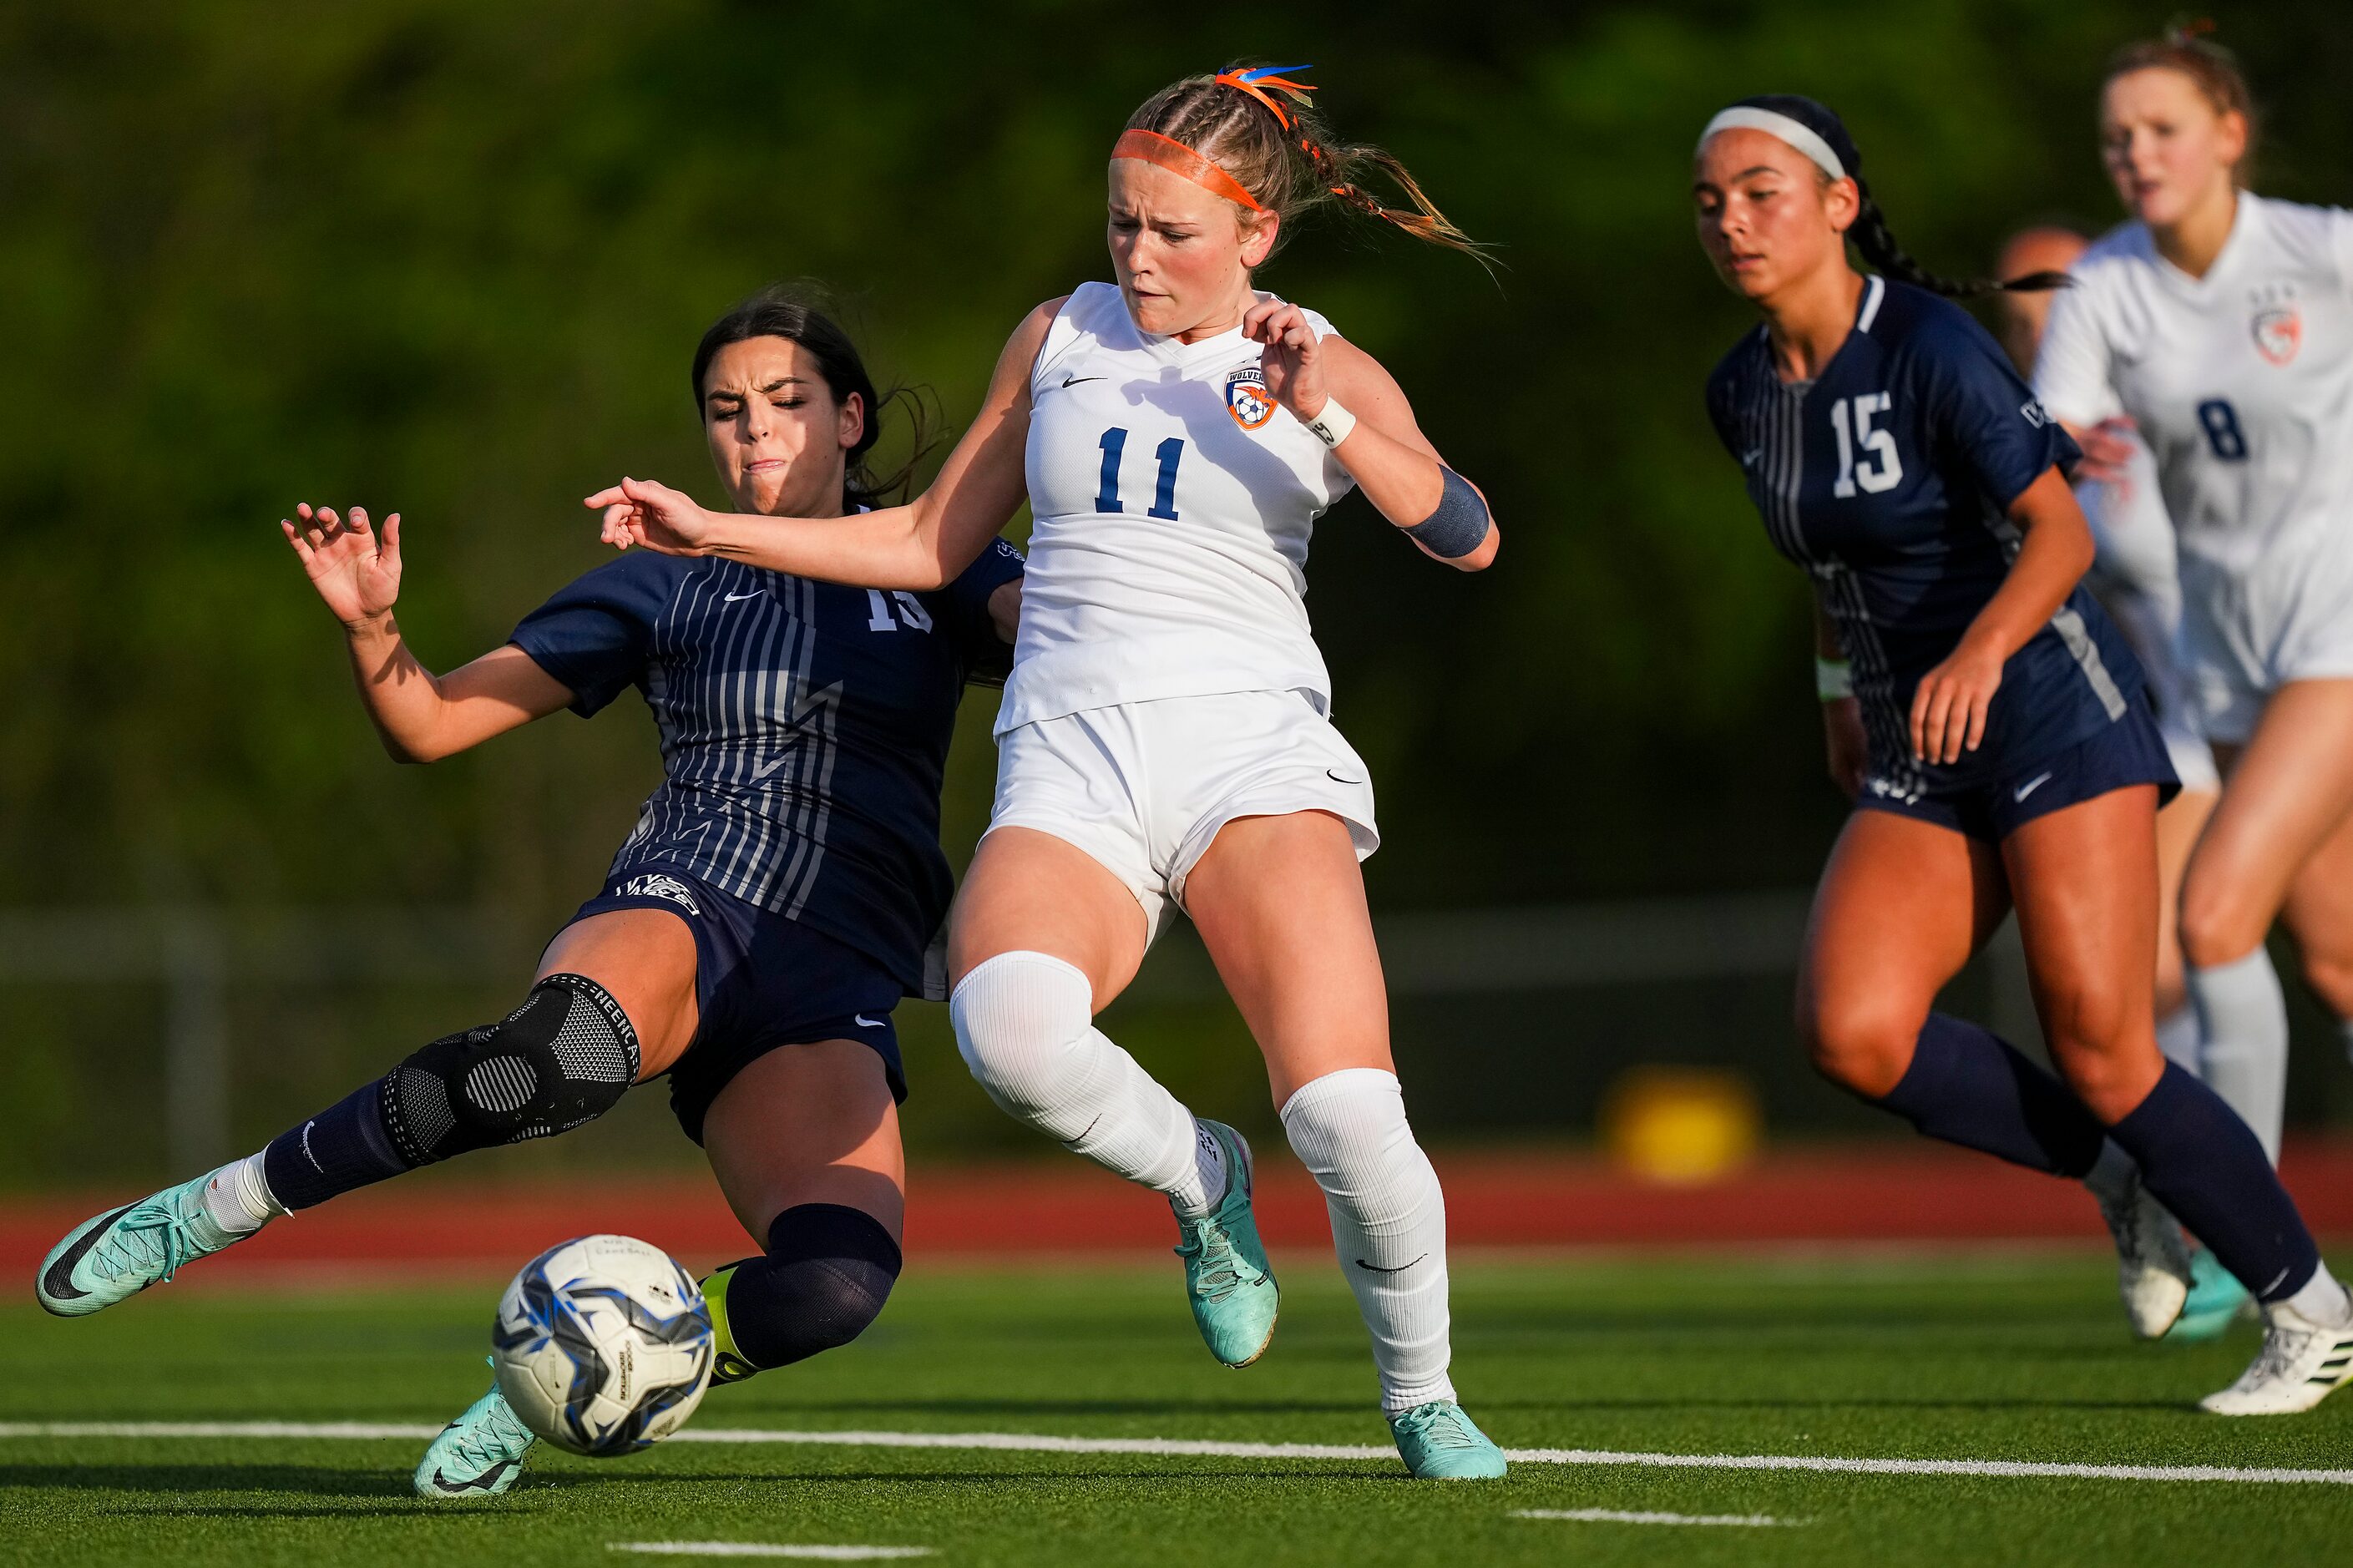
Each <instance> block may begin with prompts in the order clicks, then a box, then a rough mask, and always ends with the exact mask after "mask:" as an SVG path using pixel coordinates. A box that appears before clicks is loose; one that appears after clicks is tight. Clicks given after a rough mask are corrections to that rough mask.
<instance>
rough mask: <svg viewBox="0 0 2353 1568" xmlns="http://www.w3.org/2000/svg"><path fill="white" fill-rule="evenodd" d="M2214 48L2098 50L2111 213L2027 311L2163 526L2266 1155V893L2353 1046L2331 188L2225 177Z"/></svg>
mask: <svg viewBox="0 0 2353 1568" xmlns="http://www.w3.org/2000/svg"><path fill="white" fill-rule="evenodd" d="M2254 135H2255V126H2254V121H2253V110H2252V108H2251V106H2250V102H2249V97H2248V91H2247V85H2246V82H2245V79H2243V78H2242V76H2241V75H2240V73H2239V70H2238V68H2237V67H2236V65H2235V64H2234V63H2233V62H2232V59H2231V58H2230V57H2229V55H2227V54H2226V53H2224V52H2223V51H2222V50H2221V49H2220V48H2217V47H2215V46H2214V45H2212V44H2211V43H2209V42H2207V41H2205V40H2203V39H2201V38H2198V37H2192V36H2189V35H2188V34H2185V33H2176V34H2173V35H2170V36H2168V37H2166V38H2163V39H2161V40H2158V41H2156V42H2153V43H2144V44H2137V45H2134V46H2132V47H2128V48H2126V49H2125V50H2124V51H2122V52H2121V53H2120V54H2118V55H2117V56H2116V58H2115V60H2114V61H2112V62H2111V65H2110V68H2109V72H2108V78H2107V81H2106V84H2105V87H2104V89H2102V93H2101V100H2100V136H2101V146H2102V151H2103V154H2104V156H2105V160H2106V163H2107V167H2108V172H2109V174H2110V175H2111V177H2112V178H2113V179H2114V180H2115V182H2116V191H2117V194H2118V195H2119V196H2120V197H2121V198H2122V199H2123V201H2124V204H2125V206H2126V210H2128V211H2129V212H2130V213H2131V214H2132V215H2133V220H2132V221H2130V222H2128V223H2126V224H2124V225H2123V226H2120V227H2118V228H2117V229H2116V230H2115V231H2114V232H2112V233H2111V234H2109V235H2108V236H2107V237H2105V238H2103V239H2102V240H2101V241H2100V242H2099V243H2098V244H2096V245H2094V246H2093V247H2091V249H2090V250H2089V251H2087V252H2086V253H2085V254H2084V257H2083V258H2082V259H2081V260H2080V261H2078V262H2077V263H2076V265H2075V268H2074V276H2075V279H2076V286H2075V287H2074V288H2073V289H2069V290H2068V291H2067V292H2066V294H2065V295H2064V296H2063V297H2062V298H2061V299H2060V300H2058V302H2057V303H2056V305H2055V306H2054V307H2053V308H2052V313H2051V322H2050V325H2049V327H2048V328H2047V330H2046V331H2045V332H2044V335H2043V341H2042V355H2041V358H2040V359H2039V361H2038V362H2037V364H2036V367H2035V385H2036V388H2037V391H2038V393H2039V395H2041V396H2042V400H2043V402H2044V404H2045V405H2046V406H2048V407H2049V408H2050V410H2051V411H2052V414H2053V415H2055V416H2057V417H2058V418H2060V419H2061V420H2063V421H2064V422H2065V423H2066V424H2067V426H2069V427H2070V428H2071V429H2072V430H2073V431H2075V432H2076V433H2077V435H2078V437H2080V439H2081V440H2082V441H2083V442H2084V449H2085V452H2086V453H2087V455H2088V456H2089V457H2090V458H2092V459H2094V462H2095V464H2097V465H2099V466H2100V471H2101V472H2103V473H2116V472H2121V471H2122V470H2123V466H2124V465H2125V464H2126V463H2128V462H2129V461H2130V458H2131V453H2132V450H2133V447H2132V445H2130V444H2128V443H2127V439H2126V437H2128V436H2129V435H2131V434H2132V433H2133V432H2137V436H2138V440H2139V442H2140V443H2145V444H2146V446H2147V449H2148V451H2149V452H2150V453H2151V454H2152V455H2153V457H2154V458H2155V465H2156V471H2157V480H2158V489H2159V491H2160V492H2161V494H2162V496H2163V500H2164V504H2165V509H2166V510H2167V512H2168V514H2170V516H2171V518H2172V520H2173V523H2174V527H2175V529H2176V531H2177V536H2178V538H2179V559H2180V583H2181V605H2182V647H2183V658H2184V666H2183V676H2184V684H2185V688H2186V690H2187V694H2188V699H2189V705H2190V707H2191V709H2192V710H2193V717H2194V719H2195V721H2196V722H2197V724H2198V725H2199V727H2200V729H2201V730H2202V731H2204V733H2205V734H2206V735H2207V737H2208V738H2209V739H2210V740H2211V742H2212V743H2213V746H2214V751H2215V755H2216V759H2217V761H2218V762H2219V763H2221V771H2222V776H2223V781H2224V782H2223V786H2222V792H2221V800H2220V802H2219V803H2218V804H2217V805H2216V806H2215V808H2214V811H2213V813H2212V816H2211V818H2210V819H2209V820H2208V822H2207V825H2206V827H2205V831H2204V832H2203V833H2202V834H2201V835H2200V838H2199V841H2198V844H2197V847H2196V849H2195V850H2194V851H2193V852H2192V854H2191V856H2190V858H2189V868H2188V870H2187V872H2186V874H2185V877H2184V880H2183V886H2182V894H2181V941H2182V947H2183V950H2184V952H2185V953H2186V955H2187V957H2188V959H2189V994H2190V995H2191V997H2192V998H2193V999H2194V1000H2195V1002H2196V1003H2197V1005H2198V1010H2199V1016H2200V1019H2201V1020H2202V1022H2203V1026H2204V1027H2203V1033H2204V1043H2203V1053H2204V1062H2205V1072H2206V1078H2207V1079H2208V1081H2209V1082H2211V1083H2212V1084H2213V1085H2214V1086H2215V1088H2216V1089H2219V1090H2221V1092H2222V1093H2223V1095H2224V1097H2225V1098H2227V1099H2228V1100H2230V1101H2231V1102H2232V1104H2233V1105H2235V1106H2237V1107H2238V1108H2239V1109H2240V1110H2241V1112H2242V1114H2243V1115H2245V1116H2246V1118H2247V1120H2248V1121H2249V1122H2250V1123H2251V1124H2252V1125H2253V1127H2254V1129H2255V1131H2256V1132H2257V1134H2258V1135H2259V1136H2260V1137H2261V1138H2262V1139H2263V1143H2264V1147H2265V1148H2266V1149H2267V1150H2269V1151H2270V1152H2272V1154H2273V1156H2274V1158H2277V1155H2278V1150H2279V1136H2280V1123H2281V1120H2282V1114H2283V1109H2284V1087H2285V1082H2286V1075H2287V1010H2286V1004H2285V1000H2284V997H2283V995H2282V994H2281V991H2280V984H2279V980H2278V977H2277V975H2275V974H2274V972H2273V969H2272V965H2271V962H2270V959H2269V958H2268V956H2267V955H2266V954H2265V952H2264V951H2263V942H2264V939H2265V937H2266V936H2267V934H2268V933H2269V931H2270V930H2271V926H2272V922H2273V921H2274V919H2275V918H2276V917H2278V916H2280V915H2281V914H2283V913H2284V915H2285V916H2286V920H2287V923H2288V927H2289V929H2290V930H2291V931H2294V933H2295V938H2296V942H2297V944H2298V946H2299V947H2300V949H2301V951H2302V956H2303V962H2304V971H2305V975H2306V979H2307V980H2309V981H2310V983H2311V984H2312V987H2313V989H2314V990H2315V991H2316V993H2317V994H2319V996H2320V998H2321V1000H2322V1002H2323V1003H2324V1004H2325V1005H2327V1007H2328V1008H2329V1010H2330V1011H2331V1012H2332V1013H2334V1014H2335V1015H2336V1016H2337V1019H2338V1020H2339V1026H2340V1027H2341V1028H2343V1029H2344V1030H2345V1033H2346V1039H2347V1042H2348V1047H2353V214H2348V213H2345V212H2342V211H2338V210H2335V209H2327V208H2319V207H2308V206H2299V205H2294V204H2292V203H2288V202H2279V201H2272V200H2268V199H2266V198H2263V197H2261V196H2258V195H2255V194H2254V193H2253V192H2252V191H2249V190H2246V189H2244V188H2243V184H2244V180H2245V177H2246V173H2247V169H2248V158H2249V155H2250V153H2252V151H2253V141H2254Z"/></svg>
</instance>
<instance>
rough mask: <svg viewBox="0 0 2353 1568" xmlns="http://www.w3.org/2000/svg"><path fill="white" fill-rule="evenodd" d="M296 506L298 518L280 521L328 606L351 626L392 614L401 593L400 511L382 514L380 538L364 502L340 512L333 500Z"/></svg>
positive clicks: (331, 611)
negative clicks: (315, 505)
mask: <svg viewBox="0 0 2353 1568" xmlns="http://www.w3.org/2000/svg"><path fill="white" fill-rule="evenodd" d="M294 511H295V514H296V515H297V516H299V517H300V518H301V520H302V521H301V522H299V523H297V522H294V521H290V520H289V519H286V518H280V519H279V520H278V526H279V528H280V530H281V531H284V533H285V535H286V542H288V543H289V544H291V545H292V546H293V547H294V553H295V554H296V555H297V556H298V557H300V558H301V563H302V570H303V571H305V572H307V573H309V574H310V575H311V587H313V588H316V589H317V590H318V591H319V597H320V598H321V599H322V600H324V601H325V603H326V605H327V609H328V612H329V613H330V614H332V616H334V617H335V619H337V620H339V621H341V622H343V625H344V626H347V627H351V628H353V629H357V628H358V627H360V626H364V625H366V624H367V623H368V622H370V621H374V620H377V619H380V618H381V617H383V616H386V615H388V614H390V613H391V610H392V606H393V604H394V602H395V601H396V600H397V599H398V598H399V597H400V514H399V513H398V512H394V513H393V514H392V515H391V516H390V517H387V518H385V520H384V537H383V539H382V540H381V541H379V540H378V539H377V538H376V535H375V530H373V529H372V528H370V527H369V526H368V514H367V509H366V508H365V507H358V506H355V507H353V508H352V510H351V514H350V515H349V516H348V517H338V516H336V515H335V509H334V508H332V507H331V506H322V507H318V508H315V509H314V508H313V507H312V506H311V503H310V502H308V501H304V502H302V503H301V505H299V506H297V507H296V508H295V509H294Z"/></svg>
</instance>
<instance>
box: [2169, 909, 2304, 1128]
mask: <svg viewBox="0 0 2353 1568" xmlns="http://www.w3.org/2000/svg"><path fill="white" fill-rule="evenodd" d="M2189 995H2190V998H2191V1000H2193V1001H2195V1002H2196V1003H2197V1004H2198V1021H2199V1023H2200V1025H2201V1026H2203V1027H2204V1030H2205V1035H2206V1043H2205V1046H2204V1047H2203V1048H2202V1049H2201V1050H2200V1052H2199V1058H2198V1062H2199V1074H2198V1076H2199V1077H2200V1078H2202V1079H2205V1080H2206V1086H2207V1087H2208V1088H2209V1089H2212V1090H2213V1091H2214V1092H2215V1093H2216V1094H2219V1095H2221V1097H2222V1100H2223V1102H2224V1103H2225V1104H2227V1105H2229V1106H2230V1108H2231V1109H2232V1110H2235V1111H2237V1112H2238V1113H2239V1117H2240V1120H2242V1121H2244V1122H2245V1123H2246V1124H2247V1125H2248V1126H2250V1127H2252V1128H2253V1129H2254V1130H2255V1136H2256V1137H2257V1138H2259V1139H2261V1140H2262V1141H2263V1152H2264V1153H2266V1154H2268V1155H2270V1156H2271V1161H2272V1163H2273V1164H2274V1165H2276V1164H2278V1163H2279V1150H2280V1122H2281V1121H2282V1120H2283V1119H2284V1117H2285V1115H2286V1113H2287V998H2286V997H2285V996H2284V995H2283V994H2281V992H2280V983H2279V975H2278V973H2276V972H2275V971H2274V970H2273V968H2272V955H2271V954H2270V952H2267V951H2265V950H2264V949H2263V947H2261V946H2258V947H2256V949H2255V950H2254V952H2251V953H2249V954H2247V955H2246V957H2244V958H2242V959H2237V960H2234V961H2233V962H2232V963H2218V964H2216V965H2215V966H2214V967H2213V968H2211V969H2199V968H2196V967H2194V966H2193V967H2192V968H2191V969H2190V970H2189Z"/></svg>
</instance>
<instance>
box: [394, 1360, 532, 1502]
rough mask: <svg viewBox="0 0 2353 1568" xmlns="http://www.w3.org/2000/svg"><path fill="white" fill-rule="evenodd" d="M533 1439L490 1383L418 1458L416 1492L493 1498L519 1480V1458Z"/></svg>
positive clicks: (441, 1496)
mask: <svg viewBox="0 0 2353 1568" xmlns="http://www.w3.org/2000/svg"><path fill="white" fill-rule="evenodd" d="M538 1441H539V1439H538V1438H537V1437H535V1436H533V1435H532V1432H531V1428H530V1427H528V1426H524V1425H523V1424H522V1419H521V1418H520V1417H518V1416H517V1415H515V1413H514V1410H513V1408H512V1406H511V1405H508V1404H507V1396H506V1395H505V1394H501V1393H500V1392H499V1385H498V1384H497V1383H496V1382H495V1381H493V1382H492V1383H491V1391H490V1392H489V1393H488V1394H484V1395H482V1396H481V1397H480V1399H477V1400H476V1401H474V1403H473V1404H471V1405H468V1406H466V1413H465V1414H464V1415H460V1416H459V1417H458V1419H456V1420H455V1421H452V1422H450V1423H449V1425H448V1426H444V1427H442V1428H441V1436H438V1437H436V1438H434V1439H433V1442H432V1446H431V1447H427V1449H426V1450H425V1458H422V1459H419V1460H417V1475H416V1478H415V1479H416V1483H417V1496H418V1497H421V1498H432V1499H435V1500H443V1501H446V1500H448V1499H451V1498H476V1497H497V1496H498V1495H499V1494H500V1493H501V1492H503V1491H505V1490H506V1489H508V1488H509V1487H512V1486H513V1485H514V1484H515V1482H517V1481H518V1480H521V1479H522V1460H523V1456H524V1455H526V1454H528V1453H530V1452H531V1450H532V1448H533V1446H534V1445H536V1444H537V1443H538Z"/></svg>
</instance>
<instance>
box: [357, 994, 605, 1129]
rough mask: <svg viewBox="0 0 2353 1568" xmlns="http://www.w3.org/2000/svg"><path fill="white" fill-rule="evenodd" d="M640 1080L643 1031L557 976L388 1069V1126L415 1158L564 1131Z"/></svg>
mask: <svg viewBox="0 0 2353 1568" xmlns="http://www.w3.org/2000/svg"><path fill="white" fill-rule="evenodd" d="M637 1078H638V1033H637V1030H636V1028H635V1027H633V1026H631V1024H630V1023H629V1018H628V1014H626V1013H624V1012H623V1011H622V1010H621V1005H620V1004H619V1003H617V1002H616V1001H615V1000H613V996H612V994H611V993H610V992H608V991H607V990H606V989H605V988H604V987H603V986H602V985H599V984H596V982H595V981H593V980H591V979H589V978H588V977H587V976H586V975H582V974H551V975H549V976H547V977H546V978H545V979H543V980H542V981H541V982H540V983H539V984H537V985H535V986H533V988H532V993H531V994H530V995H529V996H528V997H526V998H525V999H524V1001H523V1004H522V1006H520V1007H518V1008H516V1009H515V1010H514V1011H513V1012H512V1013H510V1014H508V1015H507V1016H505V1017H504V1018H502V1019H501V1020H500V1021H499V1022H498V1023H495V1024H485V1025H483V1026H480V1028H474V1029H468V1030H466V1031H465V1032H464V1033H462V1034H457V1035H449V1036H446V1037H443V1038H441V1039H438V1040H436V1041H434V1042H433V1043H432V1044H431V1045H429V1046H427V1047H425V1048H424V1049H422V1050H420V1051H418V1052H417V1054H416V1055H414V1056H412V1057H410V1058H408V1059H407V1060H406V1061H404V1062H402V1063H401V1064H400V1065H399V1066H398V1067H396V1068H393V1069H392V1071H391V1072H389V1073H387V1074H385V1079H384V1082H383V1088H382V1095H383V1099H382V1102H381V1103H382V1106H383V1110H384V1122H385V1131H387V1132H389V1133H390V1134H391V1136H392V1139H393V1142H395V1143H396V1145H398V1147H399V1150H400V1152H401V1153H402V1154H403V1155H404V1156H405V1157H406V1158H407V1159H408V1160H409V1161H410V1163H413V1164H418V1165H422V1164H427V1163H430V1162H432V1161H436V1160H446V1159H448V1158H449V1157H450V1156H451V1155H453V1154H461V1153H464V1152H466V1151H468V1150H470V1149H486V1148H489V1147H491V1146H492V1145H494V1144H499V1143H520V1142H523V1141H524V1140H526V1139H531V1138H546V1137H550V1136H553V1135H554V1134H555V1133H558V1132H566V1131H571V1130H572V1129H573V1128H575V1127H577V1126H579V1125H581V1124H582V1123H583V1122H586V1121H594V1120H595V1119H596V1118H597V1117H599V1116H602V1115H604V1114H605V1112H607V1110H611V1109H612V1108H613V1107H614V1106H615V1105H616V1104H617V1103H618V1102H619V1100H620V1098H621V1096H622V1095H623V1094H625V1093H627V1092H628V1088H629V1086H630V1085H631V1084H633V1083H635V1082H636V1081H637Z"/></svg>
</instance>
